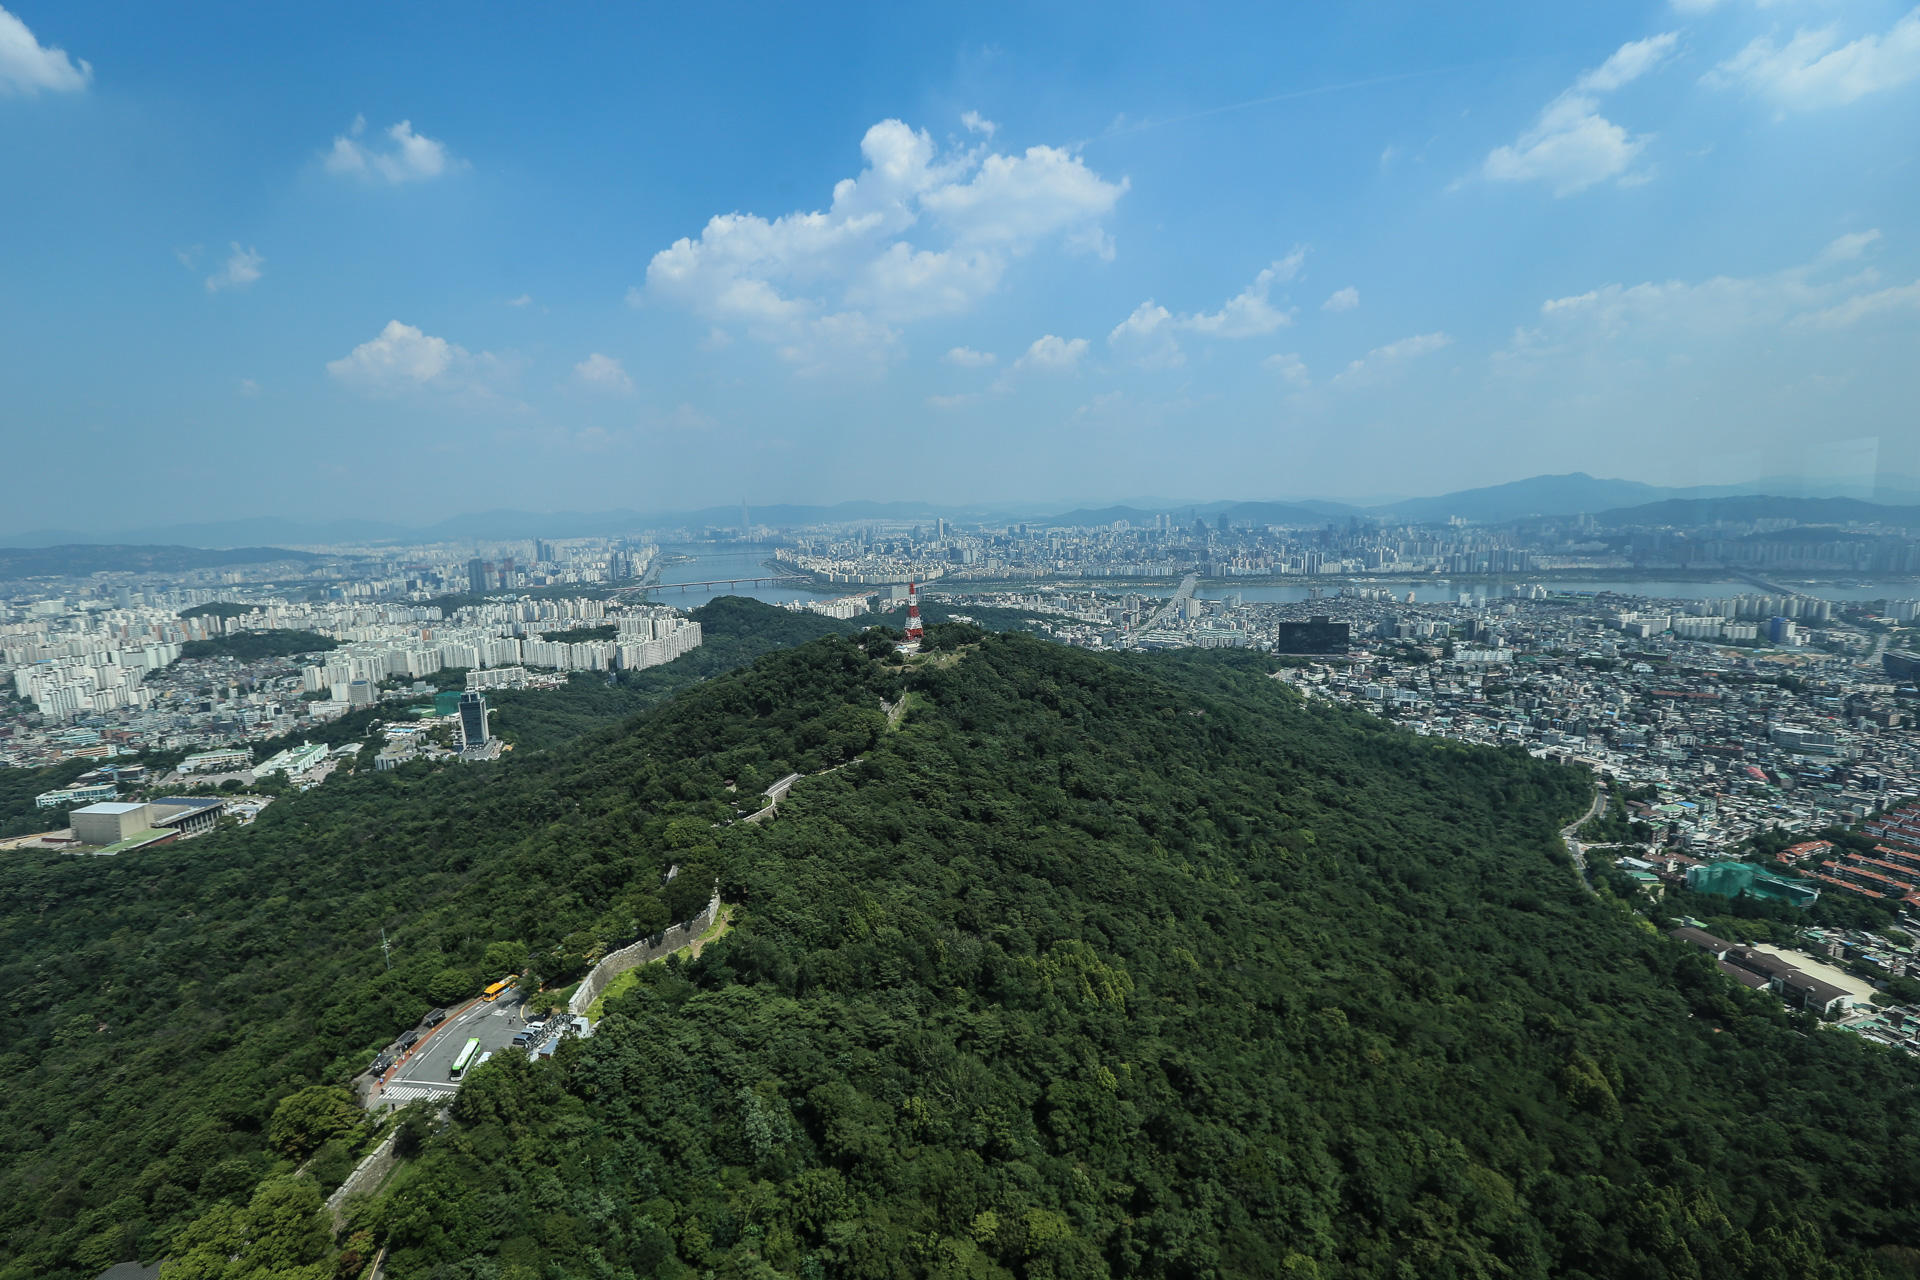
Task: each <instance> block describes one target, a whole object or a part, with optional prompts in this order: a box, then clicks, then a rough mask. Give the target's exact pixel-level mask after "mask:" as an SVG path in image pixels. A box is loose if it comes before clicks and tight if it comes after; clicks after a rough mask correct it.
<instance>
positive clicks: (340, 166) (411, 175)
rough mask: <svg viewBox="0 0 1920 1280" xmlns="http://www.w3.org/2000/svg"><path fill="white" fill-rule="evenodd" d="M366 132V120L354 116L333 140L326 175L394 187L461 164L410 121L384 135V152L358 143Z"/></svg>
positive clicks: (444, 171) (431, 175) (434, 175)
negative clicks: (378, 181) (380, 180)
mask: <svg viewBox="0 0 1920 1280" xmlns="http://www.w3.org/2000/svg"><path fill="white" fill-rule="evenodd" d="M366 128H367V119H366V117H365V116H355V117H354V120H353V127H352V128H351V129H349V130H348V131H347V132H346V133H343V134H341V135H340V136H339V137H337V138H335V139H334V140H333V149H332V150H331V151H329V152H327V160H326V165H327V172H328V173H337V174H341V175H342V176H345V177H351V178H362V179H366V180H368V181H372V180H373V179H375V178H384V179H386V180H387V181H388V182H391V183H394V184H396V185H397V184H399V183H402V182H424V181H426V180H427V179H429V178H438V177H440V176H441V175H442V174H445V173H447V172H448V171H449V170H452V169H456V168H459V167H460V165H461V164H462V162H461V161H459V160H455V159H454V158H453V157H452V156H451V155H449V154H448V153H447V147H446V144H445V143H443V142H437V141H435V140H434V139H432V138H429V137H427V136H425V135H424V134H418V133H415V132H414V131H413V122H412V121H410V120H402V121H401V122H400V123H399V124H396V125H394V126H393V127H392V128H391V129H388V130H387V131H386V132H387V137H388V138H390V139H391V140H392V143H393V145H392V146H390V147H386V148H384V149H381V148H375V147H370V146H368V145H366V144H365V143H363V142H361V141H360V136H361V135H362V134H363V133H365V132H366Z"/></svg>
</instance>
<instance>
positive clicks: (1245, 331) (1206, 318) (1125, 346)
mask: <svg viewBox="0 0 1920 1280" xmlns="http://www.w3.org/2000/svg"><path fill="white" fill-rule="evenodd" d="M1306 256H1307V251H1306V250H1305V249H1295V250H1294V251H1293V252H1292V253H1290V254H1288V255H1287V256H1286V257H1284V258H1281V259H1279V260H1278V261H1276V262H1274V263H1273V264H1272V265H1271V266H1269V267H1267V268H1266V269H1264V270H1263V271H1261V272H1260V274H1259V275H1257V276H1255V277H1254V278H1253V283H1252V284H1250V285H1248V286H1247V287H1246V288H1244V289H1242V290H1241V291H1240V292H1239V293H1238V294H1236V295H1234V296H1233V297H1231V298H1229V299H1227V301H1226V302H1225V303H1224V304H1223V305H1222V306H1221V308H1220V310H1218V311H1214V312H1210V313H1209V312H1205V311H1202V312H1197V313H1195V314H1192V315H1188V314H1184V313H1183V314H1181V315H1175V314H1174V313H1173V312H1171V311H1168V310H1167V309H1166V308H1165V307H1163V306H1161V305H1159V304H1158V303H1156V302H1155V301H1153V299H1151V298H1149V299H1147V300H1146V301H1145V302H1143V303H1141V304H1140V305H1139V306H1138V307H1135V308H1134V310H1133V314H1132V315H1130V316H1128V317H1127V318H1126V319H1125V320H1122V321H1121V322H1120V323H1119V324H1118V325H1116V326H1114V329H1113V331H1112V332H1111V333H1109V334H1108V335H1107V344H1108V345H1109V346H1112V347H1115V348H1119V349H1122V350H1126V351H1129V352H1131V353H1132V356H1133V359H1134V361H1135V362H1136V363H1138V364H1141V365H1144V366H1146V367H1147V368H1150V369H1170V368H1173V367H1175V366H1178V365H1181V364H1184V363H1186V354H1185V353H1184V352H1182V351H1181V349H1180V343H1179V339H1178V338H1177V337H1176V336H1175V331H1176V330H1185V331H1187V332H1189V333H1199V334H1204V335H1206V336H1207V337H1210V338H1256V337H1261V336H1263V335H1265V334H1269V333H1272V332H1273V331H1274V330H1276V329H1279V328H1281V327H1283V326H1285V325H1289V324H1292V323H1293V313H1292V312H1291V311H1282V310H1280V309H1279V308H1278V307H1275V306H1274V305H1273V303H1272V301H1271V295H1272V292H1273V286H1274V285H1276V284H1281V283H1284V282H1285V281H1288V280H1291V279H1293V277H1294V276H1295V275H1297V274H1299V271H1300V265H1301V263H1303V262H1305V261H1306Z"/></svg>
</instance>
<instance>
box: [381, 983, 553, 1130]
mask: <svg viewBox="0 0 1920 1280" xmlns="http://www.w3.org/2000/svg"><path fill="white" fill-rule="evenodd" d="M509 1002H511V1003H509ZM521 1012H522V1010H521V1006H520V1004H519V998H518V997H517V996H516V995H513V994H508V995H503V996H501V997H500V999H499V1000H497V1001H495V1002H494V1003H492V1004H488V1003H486V1002H485V1001H484V1000H480V1001H475V1002H474V1003H473V1004H472V1005H469V1006H467V1007H466V1008H463V1009H460V1010H459V1011H458V1012H456V1013H455V1014H454V1015H453V1016H452V1017H450V1018H448V1019H447V1020H446V1021H445V1022H443V1023H441V1024H440V1025H439V1026H437V1027H435V1028H434V1029H433V1034H432V1035H430V1036H428V1037H427V1038H426V1039H425V1040H423V1041H421V1042H420V1043H419V1044H418V1045H416V1046H414V1050H413V1054H412V1056H410V1057H409V1058H408V1059H407V1060H406V1061H405V1062H403V1063H401V1064H400V1065H399V1066H398V1067H396V1068H395V1069H394V1071H393V1074H392V1075H390V1076H388V1077H387V1084H386V1088H385V1089H384V1090H382V1091H381V1093H380V1094H379V1095H378V1097H379V1101H378V1102H376V1103H375V1107H376V1108H378V1107H379V1106H395V1107H403V1106H405V1105H406V1104H407V1103H409V1102H412V1101H414V1100H415V1099H417V1098H429V1097H443V1098H444V1097H451V1096H453V1092H454V1090H455V1089H456V1088H458V1085H456V1084H455V1082H454V1081H452V1080H450V1079H448V1078H447V1073H448V1071H449V1070H450V1069H451V1068H452V1066H453V1060H454V1059H455V1058H457V1057H459V1056H460V1050H461V1049H462V1048H463V1047H464V1046H465V1045H466V1043H467V1041H468V1040H478V1041H479V1042H480V1052H482V1053H484V1052H486V1051H488V1050H492V1051H493V1052H495V1053H499V1052H500V1051H501V1050H503V1049H507V1048H508V1042H509V1041H511V1040H512V1039H513V1036H514V1033H515V1032H516V1031H519V1030H520V1029H521V1028H522V1027H524V1026H525V1025H526V1023H525V1022H524V1021H523V1020H522V1017H521ZM475 1057H476V1058H477V1057H478V1054H476V1055H475Z"/></svg>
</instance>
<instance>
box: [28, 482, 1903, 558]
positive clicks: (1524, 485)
mask: <svg viewBox="0 0 1920 1280" xmlns="http://www.w3.org/2000/svg"><path fill="white" fill-rule="evenodd" d="M1847 488H1853V489H1856V490H1857V486H1840V485H1834V484H1826V483H1820V484H1815V483H1810V482H1808V481H1806V480H1803V479H1800V478H1798V477H1775V478H1772V479H1768V480H1758V481H1755V482H1753V483H1752V484H1746V485H1704V486H1696V487H1693V488H1663V487H1661V486H1658V485H1651V484H1643V483H1641V482H1640V481H1637V480H1605V479H1598V478H1596V477H1594V476H1590V475H1587V474H1586V473H1584V472H1579V471H1576V472H1573V473H1571V474H1568V475H1559V476H1533V477H1530V478H1529V479H1526V480H1515V481H1513V482H1511V483H1509V484H1498V485H1490V486H1487V487H1485V488H1479V489H1463V490H1460V491H1459V492H1457V493H1447V494H1442V495H1440V496H1439V497H1435V498H1405V499H1401V500H1399V501H1395V502H1387V503H1380V504H1377V505H1372V506H1356V505H1353V504H1350V503H1344V502H1329V501H1324V500H1320V499H1302V500H1297V501H1284V502H1244V501H1221V500H1216V501H1211V502H1181V501H1175V500H1170V499H1162V498H1140V499H1135V500H1133V501H1132V502H1129V503H1125V504H1119V505H1115V506H1109V507H1082V508H1078V509H1075V510H1071V511H1066V512H1059V510H1058V508H1057V507H1054V508H1049V507H1047V506H1044V505H1041V504H1033V503H999V504H978V505H973V506H940V505H937V504H933V503H925V502H914V501H902V502H842V503H837V504H834V505H832V506H805V505H796V504H790V503H780V504H775V505H771V506H750V507H749V508H748V509H747V512H746V515H747V519H748V520H750V521H751V522H752V523H753V524H754V525H756V526H758V525H765V526H771V527H773V528H790V527H794V526H799V525H810V524H824V523H836V522H854V521H860V520H936V519H941V518H945V519H947V520H951V521H954V522H956V523H973V522H979V521H1009V522H1011V521H1026V522H1028V523H1034V524H1042V525H1048V524H1051V525H1065V526H1081V527H1086V526H1096V525H1110V524H1113V523H1114V522H1116V521H1119V520H1125V521H1127V522H1128V523H1130V524H1132V525H1134V526H1136V527H1139V526H1151V525H1152V524H1153V523H1154V520H1155V518H1156V517H1157V516H1160V515H1169V516H1172V517H1173V518H1174V520H1175V521H1176V522H1177V523H1182V524H1185V523H1190V522H1191V521H1193V520H1195V519H1197V518H1204V519H1206V520H1207V521H1208V522H1209V523H1213V522H1215V521H1217V520H1218V519H1219V518H1220V517H1221V516H1222V515H1225V516H1226V517H1227V519H1228V520H1229V521H1231V522H1233V523H1234V524H1241V525H1245V524H1282V525H1312V524H1319V523H1322V522H1324V521H1327V520H1344V519H1347V518H1348V517H1353V516H1361V517H1365V518H1368V519H1373V520H1392V521H1406V522H1410V523H1424V522H1432V521H1444V520H1448V519H1460V520H1465V521H1469V522H1472V523H1475V524H1504V523H1507V522H1509V521H1514V520H1525V519H1528V518H1546V519H1550V518H1554V517H1564V516H1571V515H1578V514H1580V513H1582V512H1591V513H1593V514H1594V515H1595V516H1596V518H1598V517H1599V516H1600V515H1601V514H1602V513H1605V516H1606V518H1607V520H1608V522H1610V523H1621V522H1623V521H1622V520H1620V519H1619V517H1620V513H1622V512H1623V511H1629V510H1631V511H1636V512H1637V511H1640V510H1641V509H1642V508H1648V507H1652V506H1655V505H1663V504H1681V505H1676V506H1672V507H1671V510H1672V511H1673V512H1674V513H1675V520H1676V521H1678V520H1683V519H1684V520H1701V521H1703V522H1708V523H1710V522H1711V521H1712V520H1715V519H1725V520H1751V519H1756V518H1759V517H1758V516H1757V515H1755V514H1747V515H1732V514H1716V515H1710V516H1701V515H1698V514H1688V513H1697V512H1699V511H1704V510H1708V509H1709V508H1704V507H1699V506H1698V505H1697V504H1700V503H1704V502H1735V503H1736V505H1729V506H1725V507H1715V508H1711V510H1713V511H1715V512H1720V511H1725V512H1733V511H1749V512H1756V513H1759V512H1763V511H1764V513H1765V514H1769V515H1774V516H1779V517H1790V518H1793V519H1800V520H1809V521H1811V520H1843V521H1844V520H1849V519H1851V520H1874V519H1879V520H1891V521H1893V522H1895V523H1901V522H1905V521H1904V520H1903V519H1899V518H1896V517H1893V516H1891V515H1889V514H1887V511H1886V509H1887V508H1888V507H1907V506H1915V505H1920V478H1912V477H1883V478H1882V483H1881V486H1880V487H1879V488H1878V489H1877V490H1875V491H1874V493H1873V495H1872V501H1871V502H1869V501H1866V500H1864V499H1862V498H1861V497H1859V496H1858V493H1857V492H1855V493H1852V494H1843V493H1840V492H1836V491H1837V490H1841V489H1847ZM1738 502H1745V503H1747V504H1749V505H1747V506H1739V505H1737V503H1738ZM1756 503H1757V504H1763V505H1760V506H1755V505H1752V504H1756ZM1780 503H1786V504H1789V505H1791V504H1795V503H1800V504H1805V503H1813V504H1816V505H1815V506H1805V507H1792V509H1791V510H1789V509H1788V507H1779V508H1778V509H1776V508H1775V507H1772V506H1764V504H1780ZM1821 503H1825V504H1840V505H1831V506H1824V507H1823V506H1818V505H1817V504H1821ZM1848 503H1852V504H1855V506H1854V507H1851V508H1849V507H1846V506H1845V504H1848ZM1687 504H1694V505H1691V506H1690V505H1687ZM1801 510H1805V511H1813V510H1832V511H1835V512H1838V511H1841V510H1857V511H1859V512H1868V511H1871V512H1877V513H1879V514H1877V515H1869V514H1854V515H1846V516H1842V515H1827V516H1814V515H1795V514H1793V512H1795V511H1801ZM1655 520H1656V517H1655V516H1654V515H1653V514H1650V513H1649V514H1643V515H1641V516H1638V517H1636V519H1635V520H1634V521H1625V522H1628V523H1634V522H1640V523H1648V522H1655ZM740 527H741V509H740V508H739V507H735V506H726V507H704V508H701V509H699V510H695V511H677V512H641V511H634V510H630V509H625V508H620V509H614V510H609V511H560V512H532V511H514V510H495V511H478V512H471V513H468V514H465V515H458V516H453V517H450V518H448V519H445V520H441V521H438V522H437V523H434V524H429V525H424V526H420V525H403V524H399V523H394V522H389V521H379V520H353V519H342V520H328V521H319V522H303V521H297V520H287V519H282V518H279V517H275V516H261V517H257V518H254V519H250V520H227V521H219V522H213V523H202V524H176V525H165V526H159V527H153V528H140V529H127V530H120V531H115V532H110V533H104V534H89V533H83V532H80V531H77V530H72V529H39V530H34V531H31V532H27V533H19V534H13V535H0V542H4V543H5V544H6V545H8V546H11V547H16V548H48V547H74V546H105V545H118V546H133V545H140V546H162V547H168V548H172V549H176V550H177V549H180V548H187V547H203V548H243V549H245V548H251V549H253V550H258V549H260V548H263V547H270V546H271V545H272V544H276V543H278V544H281V545H291V546H344V545H356V544H359V545H366V544H379V543H423V542H502V541H510V540H519V539H526V538H585V537H604V536H610V535H618V534H627V533H636V532H639V531H642V530H647V529H676V528H678V529H708V528H713V529H738V528H740Z"/></svg>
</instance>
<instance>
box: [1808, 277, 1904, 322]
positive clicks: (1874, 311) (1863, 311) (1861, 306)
mask: <svg viewBox="0 0 1920 1280" xmlns="http://www.w3.org/2000/svg"><path fill="white" fill-rule="evenodd" d="M1883 311H1920V281H1916V282H1915V283H1913V284H1903V285H1895V286H1894V287H1893V288H1891V289H1881V290H1879V291H1877V292H1874V293H1862V294H1857V295H1855V296H1854V297H1851V298H1848V299H1847V300H1846V301H1845V302H1842V303H1840V304H1839V305H1838V306H1833V307H1828V308H1826V309H1825V310H1823V311H1816V312H1814V313H1813V314H1812V315H1811V316H1808V317H1807V320H1808V322H1809V323H1810V324H1812V325H1814V326H1815V327H1816V328H1821V329H1838V328H1842V327H1844V326H1846V325H1850V324H1857V323H1858V322H1860V321H1862V320H1864V319H1866V318H1867V317H1868V316H1873V315H1878V314H1880V313H1881V312H1883Z"/></svg>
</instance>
